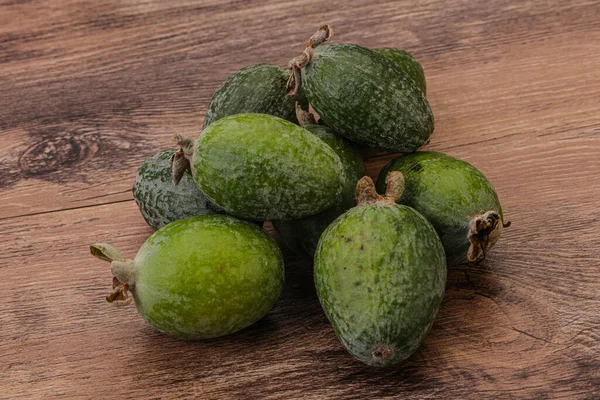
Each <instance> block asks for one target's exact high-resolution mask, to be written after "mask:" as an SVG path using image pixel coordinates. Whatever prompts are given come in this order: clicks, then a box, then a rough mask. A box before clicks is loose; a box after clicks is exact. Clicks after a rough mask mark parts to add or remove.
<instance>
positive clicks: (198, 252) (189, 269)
mask: <svg viewBox="0 0 600 400" xmlns="http://www.w3.org/2000/svg"><path fill="white" fill-rule="evenodd" d="M90 250H91V252H92V254H93V255H94V256H96V257H98V258H100V259H102V260H105V261H109V262H111V271H112V273H113V275H114V278H113V288H114V289H115V291H114V292H113V293H112V294H111V295H110V296H108V297H107V298H106V300H107V301H108V302H109V303H113V302H115V303H117V304H123V303H129V302H131V297H130V296H129V294H128V292H131V293H132V294H133V299H134V301H135V305H136V307H137V309H138V311H139V313H140V314H141V315H142V317H144V319H145V320H146V321H147V322H148V323H149V324H150V325H152V326H153V327H154V328H155V329H157V330H158V331H160V332H163V333H166V334H169V335H173V336H178V337H181V338H185V339H209V338H214V337H219V336H223V335H227V334H230V333H233V332H236V331H239V330H240V329H243V328H245V327H247V326H250V325H251V324H253V323H254V322H256V321H258V320H259V319H260V318H262V317H263V316H264V315H265V314H267V312H268V311H269V310H270V309H271V307H272V306H273V304H274V303H275V301H277V299H278V298H279V295H280V293H281V290H282V288H283V276H284V274H283V259H282V256H281V252H280V250H279V248H278V247H277V244H276V243H275V242H274V241H273V239H272V238H271V237H269V236H268V235H267V234H266V233H265V232H264V231H263V230H262V229H261V228H259V227H257V226H256V225H254V224H252V223H248V222H243V221H239V220H236V219H235V218H233V217H229V216H225V215H203V216H198V217H192V218H188V219H183V220H179V221H176V222H173V223H171V224H169V225H167V226H165V227H163V228H162V229H159V230H158V231H156V232H155V233H154V234H153V235H152V236H150V237H149V238H148V240H146V242H145V243H144V244H143V246H142V247H141V248H140V250H139V251H138V253H137V255H136V256H135V259H133V260H126V259H125V258H124V257H123V256H122V255H121V253H120V252H119V251H118V250H116V249H115V248H113V247H112V246H110V245H107V244H95V245H93V246H91V248H90Z"/></svg>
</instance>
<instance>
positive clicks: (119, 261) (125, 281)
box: [90, 243, 135, 304]
mask: <svg viewBox="0 0 600 400" xmlns="http://www.w3.org/2000/svg"><path fill="white" fill-rule="evenodd" d="M90 253H92V255H93V256H94V257H96V258H99V259H101V260H103V261H108V262H110V270H111V272H112V274H113V283H112V287H113V289H115V290H114V291H113V292H112V293H111V294H110V295H108V296H107V297H106V301H107V302H109V303H116V304H129V303H131V297H129V295H128V293H127V290H128V289H129V287H130V286H132V285H133V284H134V282H135V275H134V274H135V262H134V261H133V260H126V259H125V257H123V255H122V254H121V252H120V251H119V250H117V249H116V248H114V247H113V246H111V245H110V244H106V243H97V244H93V245H91V246H90Z"/></svg>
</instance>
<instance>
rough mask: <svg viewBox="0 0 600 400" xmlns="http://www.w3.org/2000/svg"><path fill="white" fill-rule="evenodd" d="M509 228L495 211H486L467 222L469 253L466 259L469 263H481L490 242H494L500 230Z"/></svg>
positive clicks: (508, 223) (508, 224)
mask: <svg viewBox="0 0 600 400" xmlns="http://www.w3.org/2000/svg"><path fill="white" fill-rule="evenodd" d="M509 226H510V222H507V223H506V224H505V223H504V222H502V218H501V217H500V214H498V213H497V212H496V211H487V212H485V213H483V214H481V215H478V216H476V217H474V218H473V219H472V220H471V222H469V232H468V234H467V238H468V239H469V243H471V245H470V246H469V251H468V253H467V259H468V260H469V261H476V262H481V261H483V260H484V259H485V252H486V250H487V248H488V247H489V246H490V244H491V243H492V242H494V241H495V240H496V239H497V238H498V237H499V236H500V234H501V233H502V228H503V227H504V228H507V227H509Z"/></svg>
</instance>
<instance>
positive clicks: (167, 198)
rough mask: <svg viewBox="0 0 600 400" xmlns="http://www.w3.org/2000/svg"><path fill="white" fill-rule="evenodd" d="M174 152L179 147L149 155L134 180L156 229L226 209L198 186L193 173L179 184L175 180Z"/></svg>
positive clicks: (145, 214)
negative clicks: (172, 161) (173, 172)
mask: <svg viewBox="0 0 600 400" xmlns="http://www.w3.org/2000/svg"><path fill="white" fill-rule="evenodd" d="M173 153H175V149H167V150H162V151H159V152H158V153H156V154H154V155H152V156H150V157H148V158H146V159H145V160H144V162H142V164H141V165H140V167H139V168H138V171H137V175H136V177H135V181H134V183H133V198H134V199H135V201H136V203H137V205H138V208H139V209H140V212H141V214H142V216H143V217H144V219H145V220H146V222H147V223H148V225H150V226H151V227H152V228H153V229H154V230H157V229H160V228H162V227H163V226H165V225H167V224H170V223H171V222H173V221H177V220H180V219H184V218H189V217H193V216H196V215H208V214H223V213H224V211H223V210H221V209H220V208H219V207H217V206H216V205H215V204H214V203H213V202H211V201H210V200H209V199H208V198H207V197H206V196H205V195H204V194H203V193H202V192H201V191H200V189H198V186H197V185H196V183H195V182H194V180H193V179H192V177H191V176H189V175H186V176H183V178H182V179H181V182H179V185H174V184H173V182H172V173H171V157H172V156H173Z"/></svg>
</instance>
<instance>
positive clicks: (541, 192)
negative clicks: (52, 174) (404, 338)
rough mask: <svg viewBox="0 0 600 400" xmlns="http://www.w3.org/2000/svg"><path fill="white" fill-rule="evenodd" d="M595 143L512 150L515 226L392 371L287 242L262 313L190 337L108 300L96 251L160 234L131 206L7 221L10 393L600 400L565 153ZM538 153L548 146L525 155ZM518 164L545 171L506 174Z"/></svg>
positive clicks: (579, 218) (588, 269)
mask: <svg viewBox="0 0 600 400" xmlns="http://www.w3.org/2000/svg"><path fill="white" fill-rule="evenodd" d="M586 140H589V139H586V138H585V137H580V138H573V139H571V140H569V141H566V143H568V144H569V146H570V147H567V148H566V149H565V147H564V145H563V143H561V142H558V141H557V142H555V143H550V144H548V143H546V144H540V145H539V146H537V147H536V146H532V147H531V148H529V149H528V150H527V151H526V152H525V151H523V152H522V153H520V154H516V155H514V156H510V154H509V153H510V152H507V154H506V159H505V163H506V165H507V166H508V170H507V172H506V173H498V174H497V175H498V176H497V177H495V179H494V180H495V183H496V184H497V186H498V187H499V194H500V197H501V198H502V200H503V204H504V207H505V209H506V213H507V215H508V216H509V218H511V219H512V221H513V226H512V227H511V228H510V229H509V230H507V231H506V234H505V235H504V236H503V238H502V240H501V242H500V243H499V244H498V246H497V247H496V248H495V249H494V251H493V252H492V253H491V254H490V256H489V258H488V259H487V260H486V261H485V262H484V263H483V264H480V265H474V266H460V267H454V268H451V269H450V271H449V282H448V288H447V292H446V297H445V300H444V303H443V306H442V309H441V311H440V314H439V317H438V320H437V322H436V325H435V327H434V329H433V331H432V332H431V334H430V336H429V337H428V339H427V340H426V342H425V344H424V346H423V347H422V348H421V349H420V350H419V351H418V352H417V353H416V354H415V355H414V356H413V357H412V358H411V359H410V360H409V361H408V362H406V363H404V364H402V365H401V366H399V367H397V368H393V369H386V370H374V369H370V368H368V367H365V366H362V365H360V364H359V363H357V362H355V361H353V360H352V358H351V357H350V356H349V355H348V354H347V353H346V352H345V351H344V350H343V348H342V347H341V345H340V344H339V342H338V341H337V339H336V338H335V335H334V334H333V332H332V330H331V328H330V327H329V325H328V324H327V321H326V319H325V318H324V316H323V314H322V312H321V310H320V306H319V304H318V300H317V298H316V296H315V293H314V289H313V286H312V277H311V270H310V267H309V266H308V265H307V264H306V263H304V262H302V261H300V260H298V259H296V258H295V257H293V256H292V255H291V254H289V252H286V269H287V286H286V289H285V291H284V295H283V298H282V300H281V301H280V302H279V303H278V304H277V306H276V307H275V309H274V310H273V311H272V312H271V313H270V314H269V316H268V317H267V318H266V319H265V320H263V321H261V322H260V323H258V324H257V325H256V326H254V327H251V328H250V329H248V330H245V331H243V332H241V333H238V334H236V335H233V336H230V337H225V338H222V339H218V340H213V341H208V342H198V343H186V342H184V341H181V340H175V339H172V338H168V337H165V336H163V335H160V334H157V333H154V332H153V331H152V329H151V328H150V327H149V326H147V325H146V324H145V323H144V321H143V320H142V319H141V318H140V317H139V316H138V315H136V311H135V308H134V307H129V308H114V307H110V306H108V305H107V304H105V302H104V295H105V294H106V293H108V291H109V284H110V273H109V271H108V266H107V264H106V263H103V262H101V261H99V260H96V259H94V258H92V257H91V256H90V255H89V254H88V247H87V245H88V244H91V243H93V242H96V241H110V242H112V243H114V244H115V245H116V246H118V247H119V248H121V249H122V250H123V252H124V253H125V254H126V255H128V256H133V255H134V254H135V252H136V250H137V248H138V247H139V246H140V245H141V244H142V243H143V241H144V239H145V237H147V236H148V235H149V234H150V233H151V230H150V229H149V228H148V227H147V226H146V225H145V223H144V222H143V219H142V218H141V216H140V215H139V213H138V211H137V208H136V206H135V203H134V202H133V201H128V202H124V203H118V204H111V205H103V206H96V207H89V208H82V209H75V210H70V211H61V212H55V213H47V214H43V215H35V216H30V217H21V218H11V219H8V220H5V221H4V225H3V233H4V234H3V235H2V238H1V239H0V246H1V247H2V248H3V249H4V250H3V252H2V254H1V255H0V265H2V266H3V267H2V269H0V279H1V280H2V281H3V282H7V283H12V285H11V286H10V290H5V291H3V292H2V295H1V298H0V304H1V305H0V324H1V326H3V329H2V330H1V333H0V337H1V339H2V340H1V344H0V354H3V356H1V358H2V363H1V364H2V365H3V367H2V369H1V370H0V371H1V372H0V381H2V382H4V383H3V391H4V393H7V394H8V395H9V397H10V398H20V397H22V398H28V397H31V396H38V397H46V396H50V395H53V396H58V395H60V394H63V395H66V396H67V397H78V396H89V395H91V394H92V393H93V394H95V395H96V396H98V395H100V396H101V397H105V396H109V395H111V394H117V393H119V397H125V398H135V397H139V396H143V395H146V394H148V393H151V394H152V396H156V397H157V398H161V397H202V398H239V397H242V396H248V397H249V398H257V399H258V398H281V399H285V398H301V397H302V396H306V397H307V398H310V397H313V396H314V397H321V398H331V399H338V398H364V397H365V396H372V397H387V396H391V397H393V396H400V395H401V396H403V397H404V396H408V395H412V396H414V397H415V398H426V397H433V396H437V395H440V394H441V393H443V394H444V396H445V397H448V398H456V397H460V398H466V397H469V396H470V395H472V396H474V397H475V398H486V396H488V395H489V396H490V398H493V397H495V396H497V395H498V393H504V394H506V396H507V398H510V397H527V398H534V397H544V396H548V395H552V396H556V397H558V396H559V395H560V396H563V397H565V398H577V397H581V398H583V397H587V398H589V397H588V396H589V395H590V394H592V393H596V395H600V392H598V388H600V375H599V374H598V366H599V364H600V352H599V347H598V346H597V343H598V339H599V336H600V330H599V328H598V327H599V326H600V314H598V312H597V310H598V304H599V302H600V295H599V293H600V291H599V290H598V289H599V283H598V282H599V281H598V279H597V278H598V270H597V265H598V263H599V262H600V251H599V250H598V247H597V242H598V234H597V231H598V228H599V223H598V218H597V216H596V207H595V205H596V204H597V202H596V201H595V200H596V193H595V192H596V190H595V188H593V187H591V186H589V185H585V184H584V182H585V181H586V179H587V176H586V175H585V174H579V173H578V170H579V167H578V166H577V165H574V164H573V163H570V162H564V161H566V160H568V158H567V157H563V156H558V157H557V154H558V155H560V154H561V152H562V151H565V152H568V151H569V150H570V149H573V148H581V149H582V151H583V149H586V148H589V146H588V147H586V146H585V145H586ZM588 144H589V143H588ZM531 152H534V153H536V154H537V155H538V156H537V157H535V158H533V159H531V158H530V157H526V153H531ZM580 155H581V159H584V160H590V159H591V157H592V154H588V153H580ZM584 165H585V164H584ZM553 167H556V168H553ZM524 170H532V171H536V174H522V175H520V177H521V178H520V181H519V182H517V183H512V182H511V180H512V179H513V177H514V176H519V175H518V171H524ZM492 172H493V171H492ZM528 187H529V188H530V189H529V191H528V190H527V188H528ZM549 210H552V213H551V215H550V214H549ZM584 394H585V396H583V395H584ZM582 396H583V397H582ZM592 397H593V396H592Z"/></svg>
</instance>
